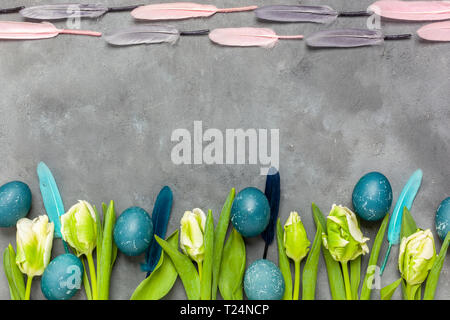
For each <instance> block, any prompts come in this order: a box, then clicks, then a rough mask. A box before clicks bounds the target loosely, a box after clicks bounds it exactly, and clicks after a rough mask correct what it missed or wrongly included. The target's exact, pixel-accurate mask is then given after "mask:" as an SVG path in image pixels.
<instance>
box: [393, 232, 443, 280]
mask: <svg viewBox="0 0 450 320" xmlns="http://www.w3.org/2000/svg"><path fill="white" fill-rule="evenodd" d="M435 259H436V249H435V246H434V239H433V235H432V233H431V231H430V230H429V229H427V230H425V231H424V230H418V231H417V232H416V233H413V234H412V235H410V236H409V237H408V238H403V239H402V242H401V244H400V255H399V258H398V267H399V269H400V273H401V274H402V278H403V279H405V281H406V283H407V284H408V285H411V286H414V285H418V284H421V283H422V282H424V281H425V279H426V278H427V276H428V272H429V271H430V269H431V267H432V266H433V263H434V260H435Z"/></svg>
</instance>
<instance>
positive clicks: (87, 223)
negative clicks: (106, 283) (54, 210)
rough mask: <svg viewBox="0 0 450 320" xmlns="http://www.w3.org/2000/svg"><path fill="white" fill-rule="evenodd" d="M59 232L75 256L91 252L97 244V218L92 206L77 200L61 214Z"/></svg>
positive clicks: (87, 254)
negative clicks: (74, 251) (72, 249)
mask: <svg viewBox="0 0 450 320" xmlns="http://www.w3.org/2000/svg"><path fill="white" fill-rule="evenodd" d="M61 234H62V236H63V239H64V241H66V242H67V243H68V244H69V245H70V246H71V247H72V248H74V249H75V250H76V254H77V256H81V255H83V254H84V255H86V256H89V255H91V254H92V251H93V250H94V249H95V246H96V245H97V220H96V215H95V211H94V208H92V206H91V205H90V204H89V203H88V202H86V201H81V200H80V201H79V202H78V203H77V204H76V205H74V206H72V207H71V208H70V209H69V211H67V212H66V213H65V214H63V215H62V216H61Z"/></svg>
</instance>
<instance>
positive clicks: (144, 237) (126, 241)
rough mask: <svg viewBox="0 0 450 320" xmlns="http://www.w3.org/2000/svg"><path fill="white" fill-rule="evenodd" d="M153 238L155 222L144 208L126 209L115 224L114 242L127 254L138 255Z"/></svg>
mask: <svg viewBox="0 0 450 320" xmlns="http://www.w3.org/2000/svg"><path fill="white" fill-rule="evenodd" d="M152 238H153V223H152V219H151V218H150V215H149V214H148V213H147V211H145V210H144V209H142V208H139V207H131V208H128V209H126V210H125V211H124V212H123V213H122V214H121V215H120V216H119V218H118V219H117V222H116V225H115V226H114V242H115V243H116V245H117V248H118V249H119V250H120V251H121V252H122V253H124V254H125V255H127V256H138V255H140V254H142V253H144V251H145V250H146V249H147V248H148V246H149V245H150V242H151V240H152Z"/></svg>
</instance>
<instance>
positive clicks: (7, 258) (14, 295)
mask: <svg viewBox="0 0 450 320" xmlns="http://www.w3.org/2000/svg"><path fill="white" fill-rule="evenodd" d="M3 268H4V270H5V275H6V279H7V280H8V285H9V292H10V295H11V300H23V299H24V298H25V282H24V279H23V274H22V272H20V270H19V267H18V266H17V264H16V253H15V251H14V249H13V247H12V245H11V244H9V245H8V247H7V248H6V249H5V251H4V253H3Z"/></svg>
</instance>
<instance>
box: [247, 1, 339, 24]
mask: <svg viewBox="0 0 450 320" xmlns="http://www.w3.org/2000/svg"><path fill="white" fill-rule="evenodd" d="M255 13H256V17H257V18H258V19H261V20H267V21H277V22H315V23H330V22H333V21H334V20H336V18H337V16H338V12H337V11H336V10H334V9H332V8H330V7H328V6H301V5H292V6H290V5H274V6H263V7H259V8H258V9H256V10H255Z"/></svg>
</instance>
